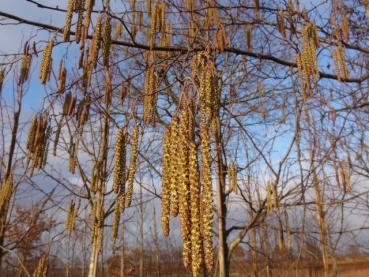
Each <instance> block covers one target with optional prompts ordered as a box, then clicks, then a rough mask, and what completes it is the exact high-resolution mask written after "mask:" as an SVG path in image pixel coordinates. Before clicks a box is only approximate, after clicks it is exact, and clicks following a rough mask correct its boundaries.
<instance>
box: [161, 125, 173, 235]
mask: <svg viewBox="0 0 369 277" xmlns="http://www.w3.org/2000/svg"><path fill="white" fill-rule="evenodd" d="M170 135H171V132H170V127H167V128H166V129H165V131H164V143H163V154H162V178H161V226H162V229H163V233H164V235H165V236H168V235H169V216H170V178H171V172H170V164H171V157H170V140H171V138H170Z"/></svg>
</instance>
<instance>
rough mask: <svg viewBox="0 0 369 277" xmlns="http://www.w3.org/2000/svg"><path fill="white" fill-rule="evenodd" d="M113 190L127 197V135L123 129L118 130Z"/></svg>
mask: <svg viewBox="0 0 369 277" xmlns="http://www.w3.org/2000/svg"><path fill="white" fill-rule="evenodd" d="M113 176H114V177H113V190H114V192H115V193H118V192H119V191H121V192H122V193H123V194H124V195H125V182H126V180H125V178H126V134H125V133H124V130H123V128H119V129H118V133H117V136H116V139H115V149H114V174H113Z"/></svg>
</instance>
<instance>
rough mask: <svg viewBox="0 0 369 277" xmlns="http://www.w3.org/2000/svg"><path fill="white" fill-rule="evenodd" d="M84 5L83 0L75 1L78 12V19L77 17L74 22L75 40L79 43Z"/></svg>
mask: <svg viewBox="0 0 369 277" xmlns="http://www.w3.org/2000/svg"><path fill="white" fill-rule="evenodd" d="M84 7H85V0H77V3H76V8H77V9H76V10H77V13H78V19H77V23H76V30H75V33H76V42H77V43H79V42H80V41H81V37H82V28H83V27H82V24H83V12H84Z"/></svg>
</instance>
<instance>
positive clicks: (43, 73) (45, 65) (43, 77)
mask: <svg viewBox="0 0 369 277" xmlns="http://www.w3.org/2000/svg"><path fill="white" fill-rule="evenodd" d="M53 47H54V40H53V39H50V40H49V42H48V44H47V45H46V47H45V48H44V51H43V53H42V60H41V66H40V76H39V77H40V81H41V84H45V83H46V81H48V80H49V78H50V73H51V68H52V58H51V56H52V51H53Z"/></svg>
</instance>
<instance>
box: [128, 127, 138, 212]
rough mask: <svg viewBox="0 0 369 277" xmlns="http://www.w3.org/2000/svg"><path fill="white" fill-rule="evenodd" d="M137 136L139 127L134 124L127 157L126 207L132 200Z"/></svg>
mask: <svg viewBox="0 0 369 277" xmlns="http://www.w3.org/2000/svg"><path fill="white" fill-rule="evenodd" d="M138 136H139V128H138V126H137V125H136V126H135V127H134V129H133V134H132V138H131V156H130V158H129V169H128V177H127V183H128V188H127V195H126V207H130V206H131V202H132V194H133V183H134V179H135V173H136V166H137V165H136V163H137V155H138Z"/></svg>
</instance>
